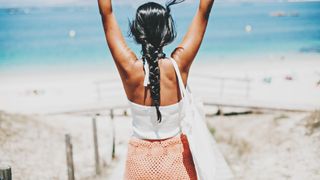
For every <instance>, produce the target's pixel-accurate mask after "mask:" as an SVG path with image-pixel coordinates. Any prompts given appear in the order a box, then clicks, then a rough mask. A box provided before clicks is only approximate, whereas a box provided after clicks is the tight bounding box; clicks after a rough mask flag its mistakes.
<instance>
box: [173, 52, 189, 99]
mask: <svg viewBox="0 0 320 180" xmlns="http://www.w3.org/2000/svg"><path fill="white" fill-rule="evenodd" d="M170 60H171V62H172V64H173V67H174V70H175V71H176V74H177V77H178V82H179V89H180V94H181V97H182V98H183V97H184V96H185V95H186V94H187V92H186V88H185V85H184V84H183V81H182V77H181V73H180V70H179V67H178V64H177V62H176V61H175V60H174V59H173V58H170Z"/></svg>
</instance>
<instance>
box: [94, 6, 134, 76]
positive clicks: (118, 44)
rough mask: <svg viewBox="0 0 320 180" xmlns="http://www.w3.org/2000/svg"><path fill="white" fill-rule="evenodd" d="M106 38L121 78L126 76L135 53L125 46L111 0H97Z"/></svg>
mask: <svg viewBox="0 0 320 180" xmlns="http://www.w3.org/2000/svg"><path fill="white" fill-rule="evenodd" d="M98 4H99V10H100V14H101V18H102V23H103V28H104V32H105V36H106V40H107V43H108V46H109V49H110V52H111V54H112V57H113V59H114V61H115V63H116V66H117V68H118V71H119V73H120V75H121V78H122V79H123V78H125V79H127V78H128V73H129V72H130V70H131V69H132V64H133V63H134V61H135V60H136V59H137V58H136V55H135V54H134V53H133V52H132V51H131V49H129V47H128V46H127V44H126V42H125V40H124V38H123V35H122V33H121V30H120V27H119V25H118V23H117V21H116V18H115V15H114V13H113V10H112V3H111V0H98Z"/></svg>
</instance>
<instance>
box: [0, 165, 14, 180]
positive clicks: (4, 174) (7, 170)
mask: <svg viewBox="0 0 320 180" xmlns="http://www.w3.org/2000/svg"><path fill="white" fill-rule="evenodd" d="M0 180H12V174H11V167H10V166H6V165H0Z"/></svg>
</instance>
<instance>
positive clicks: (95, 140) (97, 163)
mask: <svg viewBox="0 0 320 180" xmlns="http://www.w3.org/2000/svg"><path fill="white" fill-rule="evenodd" d="M92 129H93V143H94V159H95V166H96V174H97V175H100V172H101V171H100V160H99V146H98V135H97V120H96V117H93V118H92Z"/></svg>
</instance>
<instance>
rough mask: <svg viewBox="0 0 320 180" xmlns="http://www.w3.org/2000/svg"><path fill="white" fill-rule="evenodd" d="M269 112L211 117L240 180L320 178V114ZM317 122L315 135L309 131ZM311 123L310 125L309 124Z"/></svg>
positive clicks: (224, 150)
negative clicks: (312, 116) (313, 115)
mask: <svg viewBox="0 0 320 180" xmlns="http://www.w3.org/2000/svg"><path fill="white" fill-rule="evenodd" d="M309 116H310V115H309V114H306V113H268V114H260V115H246V116H234V117H214V118H211V119H209V123H210V125H211V127H212V128H213V127H214V129H215V138H216V140H217V141H218V143H219V147H220V149H221V151H222V152H223V154H224V155H225V157H226V159H227V161H228V162H229V164H230V165H231V168H232V169H233V171H234V173H235V175H236V177H237V179H239V180H257V179H259V180H269V179H277V180H282V179H290V180H300V179H308V180H317V179H320V164H319V161H320V154H319V151H320V143H319V142H320V141H319V140H320V114H319V112H318V115H317V120H316V121H315V119H312V121H310V120H311V118H310V117H309ZM310 123H311V124H312V123H314V124H313V125H312V126H314V128H315V129H314V131H313V134H309V131H310V130H309V128H310ZM308 124H309V125H308Z"/></svg>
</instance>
